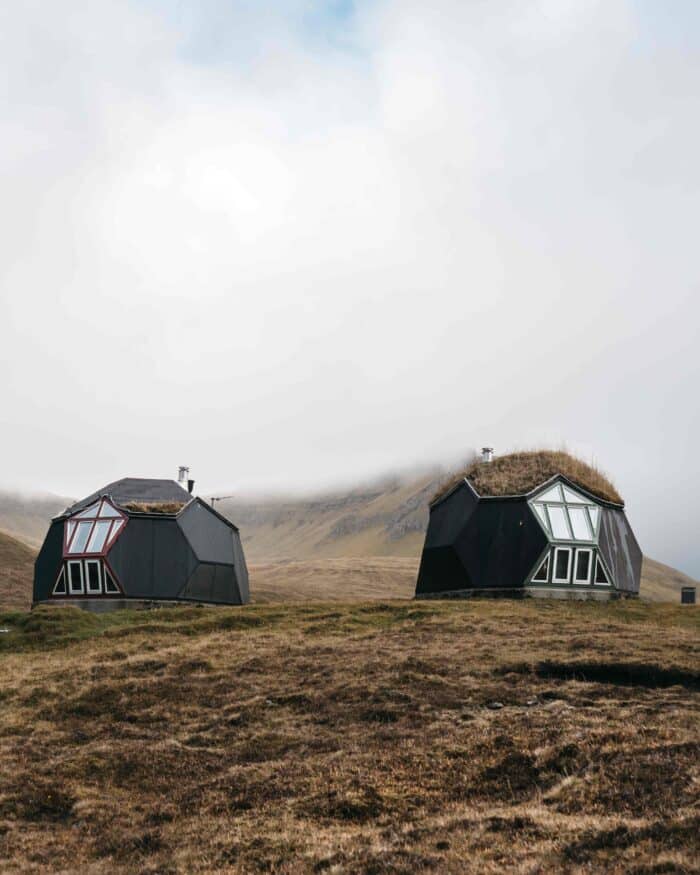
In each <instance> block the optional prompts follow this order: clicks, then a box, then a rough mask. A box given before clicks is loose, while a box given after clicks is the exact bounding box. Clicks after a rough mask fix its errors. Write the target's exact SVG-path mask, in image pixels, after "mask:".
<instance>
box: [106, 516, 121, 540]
mask: <svg viewBox="0 0 700 875" xmlns="http://www.w3.org/2000/svg"><path fill="white" fill-rule="evenodd" d="M123 526H124V520H115V521H114V522H113V523H112V531H111V532H110V533H109V540H110V541H113V540H114V539H115V538H116V537H117V535H118V534H119V532H120V531H121V530H122V528H123Z"/></svg>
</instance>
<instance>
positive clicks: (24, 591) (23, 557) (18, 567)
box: [0, 532, 36, 610]
mask: <svg viewBox="0 0 700 875" xmlns="http://www.w3.org/2000/svg"><path fill="white" fill-rule="evenodd" d="M35 555H36V554H35V552H34V550H32V549H31V548H30V547H28V546H27V545H26V544H23V543H22V542H21V541H18V540H17V539H16V538H13V537H11V536H10V535H7V534H5V532H0V610H27V609H28V608H29V607H31V604H32V581H33V579H34V557H35Z"/></svg>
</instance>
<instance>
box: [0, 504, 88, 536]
mask: <svg viewBox="0 0 700 875" xmlns="http://www.w3.org/2000/svg"><path fill="white" fill-rule="evenodd" d="M71 502H72V499H70V498H62V497H61V496H57V495H45V496H44V495H40V496H34V495H19V494H17V493H14V492H0V529H1V530H2V531H4V532H8V533H9V534H11V535H13V536H14V537H15V538H19V539H20V540H22V541H25V542H26V543H27V544H31V545H33V546H35V547H37V548H38V547H40V546H41V543H42V541H43V540H44V536H45V535H46V531H47V529H48V527H49V523H50V522H51V518H52V517H54V516H56V515H57V514H59V513H61V512H62V511H64V510H65V509H66V507H67V506H68V505H69V504H71Z"/></svg>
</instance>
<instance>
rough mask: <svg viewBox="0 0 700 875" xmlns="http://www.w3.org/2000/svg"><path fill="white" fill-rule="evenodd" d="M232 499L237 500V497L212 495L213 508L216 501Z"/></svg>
mask: <svg viewBox="0 0 700 875" xmlns="http://www.w3.org/2000/svg"><path fill="white" fill-rule="evenodd" d="M230 498H235V495H212V497H211V498H210V501H211V506H212V507H214V503H215V502H216V501H228V500H229V499H230Z"/></svg>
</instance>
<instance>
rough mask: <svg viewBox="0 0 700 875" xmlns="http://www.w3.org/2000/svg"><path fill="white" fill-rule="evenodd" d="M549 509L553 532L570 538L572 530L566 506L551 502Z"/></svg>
mask: <svg viewBox="0 0 700 875" xmlns="http://www.w3.org/2000/svg"><path fill="white" fill-rule="evenodd" d="M547 510H548V511H549V519H550V522H551V523H552V534H553V535H554V537H555V538H565V539H567V540H569V539H570V538H571V530H570V529H569V523H568V522H567V519H566V511H565V510H564V508H563V507H556V506H555V505H553V504H550V505H549V506H548V507H547Z"/></svg>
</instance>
